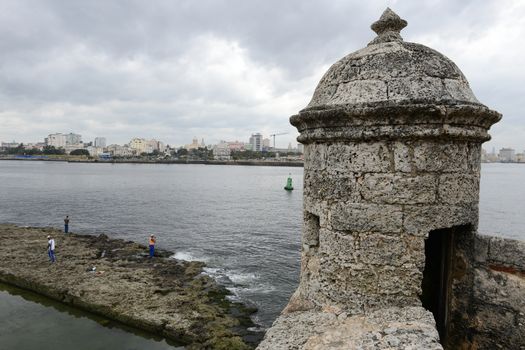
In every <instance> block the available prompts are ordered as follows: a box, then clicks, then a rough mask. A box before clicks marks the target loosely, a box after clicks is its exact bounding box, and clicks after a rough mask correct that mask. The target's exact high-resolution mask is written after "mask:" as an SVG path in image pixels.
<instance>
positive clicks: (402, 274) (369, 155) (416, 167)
mask: <svg viewBox="0 0 525 350" xmlns="http://www.w3.org/2000/svg"><path fill="white" fill-rule="evenodd" d="M479 155H480V147H479V144H478V143H473V142H467V141H461V140H458V141H445V140H430V141H429V140H407V141H395V142H388V141H376V142H334V143H327V144H319V143H312V144H307V145H305V170H304V172H305V177H304V201H305V205H304V210H305V215H304V217H305V224H304V235H303V249H302V271H303V273H302V275H301V281H300V286H299V288H298V291H297V293H296V295H295V297H296V298H298V299H297V300H301V299H304V300H307V301H309V302H312V303H313V305H310V306H314V305H315V306H319V307H323V306H326V305H333V306H337V307H341V308H345V309H347V310H348V311H349V312H351V313H360V312H364V311H367V310H371V309H377V308H381V307H386V306H388V307H391V306H400V307H402V306H408V305H420V301H419V295H420V294H421V281H422V273H423V268H424V264H425V251H424V240H425V238H426V235H428V233H429V231H431V230H434V229H438V228H448V227H452V226H457V225H471V226H476V225H477V215H478V207H477V201H478V188H479ZM317 218H318V219H317ZM317 220H318V224H317ZM321 271H322V273H320V272H321ZM305 306H306V307H308V305H302V307H303V308H304V307H305Z"/></svg>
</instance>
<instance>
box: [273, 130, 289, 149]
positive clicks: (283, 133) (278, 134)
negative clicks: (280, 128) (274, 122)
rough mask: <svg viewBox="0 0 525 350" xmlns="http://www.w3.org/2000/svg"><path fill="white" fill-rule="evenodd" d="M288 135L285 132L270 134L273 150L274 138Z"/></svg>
mask: <svg viewBox="0 0 525 350" xmlns="http://www.w3.org/2000/svg"><path fill="white" fill-rule="evenodd" d="M287 134H288V133H287V132H280V133H276V134H270V137H273V149H274V150H275V136H280V135H287Z"/></svg>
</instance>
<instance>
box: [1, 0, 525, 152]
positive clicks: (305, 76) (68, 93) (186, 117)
mask: <svg viewBox="0 0 525 350" xmlns="http://www.w3.org/2000/svg"><path fill="white" fill-rule="evenodd" d="M386 6H390V7H392V8H393V9H394V10H395V11H396V12H397V13H399V14H400V15H401V17H404V18H409V19H410V21H409V25H408V27H407V28H406V29H405V30H404V31H403V36H404V38H405V40H406V41H411V42H419V43H422V44H424V45H427V46H429V47H432V48H434V49H436V50H438V51H440V52H442V53H443V54H445V55H446V56H448V57H449V58H451V59H452V60H453V61H454V62H456V63H457V64H458V66H459V68H460V69H461V70H462V71H463V73H464V74H465V76H466V77H467V79H468V80H469V82H470V84H471V88H472V90H473V91H474V93H475V95H476V96H477V98H478V99H479V100H480V101H482V102H483V103H485V104H486V105H487V106H488V107H490V108H491V109H495V110H497V111H499V112H501V113H502V114H503V119H502V121H501V122H500V123H498V124H496V125H495V126H494V127H493V129H491V132H490V133H491V135H492V136H493V140H492V141H490V142H488V143H486V144H484V147H486V148H488V149H491V148H492V147H495V148H497V149H500V148H503V147H512V148H515V149H518V150H519V149H522V148H523V147H524V146H523V142H522V141H521V140H522V139H523V138H524V137H523V136H525V118H523V116H522V113H523V112H522V110H521V102H520V98H521V96H522V95H523V92H524V88H523V86H522V83H521V81H522V80H523V79H524V78H525V69H523V68H522V67H521V66H516V64H515V63H516V62H519V61H520V59H521V57H523V55H522V54H523V53H524V52H523V51H524V50H525V48H523V47H522V45H516V43H517V42H518V41H519V40H520V38H521V37H523V34H525V26H523V25H522V20H521V18H523V17H524V15H525V4H524V3H521V2H518V1H508V2H505V5H504V6H502V4H501V3H500V2H497V1H486V2H483V3H479V2H475V1H466V2H462V1H441V2H439V3H436V2H434V1H422V2H417V3H412V4H408V3H402V2H399V1H372V2H366V3H362V2H330V3H326V2H321V1H313V2H309V3H308V4H305V3H304V2H299V1H290V2H287V3H281V2H276V1H267V2H264V3H258V4H246V3H244V2H238V3H236V2H235V1H233V2H231V3H228V6H227V5H226V4H225V3H221V2H209V1H203V2H198V3H196V2H193V3H191V4H190V5H187V6H180V5H178V4H174V3H173V2H169V1H158V2H155V5H154V6H152V5H151V4H145V3H143V2H140V1H126V2H124V1H115V2H113V3H112V6H108V5H107V3H104V2H89V3H85V2H66V1H57V2H50V1H39V2H33V1H11V0H2V1H0V8H1V9H2V13H4V16H5V20H4V21H2V23H0V26H4V27H3V28H2V29H4V30H2V31H0V36H1V39H2V43H3V59H2V63H1V64H2V68H3V69H1V70H0V101H1V102H2V107H3V108H2V110H1V111H0V140H1V141H4V142H9V141H12V140H16V141H18V142H26V143H27V142H31V140H36V139H40V138H41V137H42V136H45V135H47V134H48V131H47V130H59V131H60V130H62V131H63V132H68V130H78V131H79V132H81V133H82V134H83V135H84V136H85V137H86V139H94V138H95V137H97V136H99V135H112V139H111V142H110V143H116V144H124V143H125V142H127V141H128V140H129V139H131V138H132V137H135V136H137V135H141V137H144V138H148V139H151V138H158V139H162V140H164V142H166V143H167V144H170V145H171V144H174V145H183V144H185V143H187V142H188V140H191V138H192V137H193V136H195V135H200V136H199V138H205V139H206V140H209V142H210V143H214V144H215V143H218V142H219V141H220V140H221V139H227V140H235V139H244V137H245V135H250V134H252V133H255V132H261V133H262V134H264V135H270V134H275V133H288V134H286V135H284V136H281V137H279V138H277V139H276V146H277V147H286V146H287V145H288V144H289V143H290V142H292V143H293V144H295V143H296V141H295V137H296V136H297V132H296V131H295V130H294V128H293V127H292V126H291V125H290V124H289V122H288V118H289V117H290V116H291V115H293V114H295V113H297V112H298V111H299V110H301V109H302V108H304V107H306V105H307V104H308V102H309V101H310V98H311V97H312V94H313V90H314V88H315V86H316V85H317V83H318V81H319V80H320V78H321V76H322V74H323V73H324V72H325V71H326V70H327V68H328V67H329V65H330V64H331V63H333V62H335V61H337V60H338V59H339V58H341V57H343V56H344V55H346V54H349V53H351V52H353V51H355V50H357V49H360V48H362V47H364V46H365V45H366V44H367V43H368V42H369V41H370V40H371V39H372V38H373V37H374V33H373V32H372V31H371V30H370V31H368V32H367V31H363V30H361V29H362V28H363V27H368V26H369V25H370V23H372V22H373V21H375V20H376V19H377V14H378V13H381V12H382V11H383V10H384V8H385V7H386ZM146 7H147V10H146V9H145V8H146ZM458 33H461V35H459V34H458ZM216 135H220V137H217V136H216Z"/></svg>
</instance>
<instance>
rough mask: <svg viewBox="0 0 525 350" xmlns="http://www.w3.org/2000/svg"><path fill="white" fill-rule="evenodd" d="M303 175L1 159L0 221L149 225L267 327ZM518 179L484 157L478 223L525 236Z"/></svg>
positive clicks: (124, 227)
mask: <svg viewBox="0 0 525 350" xmlns="http://www.w3.org/2000/svg"><path fill="white" fill-rule="evenodd" d="M289 174H291V176H292V178H293V180H294V185H295V190H294V191H293V192H287V191H284V190H283V186H284V185H285V183H286V178H287V177H288V175H289ZM302 180H303V170H302V168H285V167H258V166H206V165H181V164H169V165H160V164H79V163H58V162H22V161H0V223H6V222H9V223H15V224H19V225H27V226H55V227H61V226H62V222H63V221H62V220H63V217H64V216H65V215H69V216H70V218H71V222H70V229H71V230H72V231H73V232H78V233H88V234H98V233H106V234H108V235H110V236H113V237H120V238H125V239H129V240H134V241H137V242H142V243H144V244H146V243H147V241H146V240H147V237H148V236H149V234H150V233H154V234H155V235H156V236H157V242H158V243H157V244H158V246H159V248H164V249H168V250H172V251H174V252H175V257H176V258H180V259H185V260H201V261H205V262H206V263H207V265H208V267H207V268H206V273H208V274H209V275H211V276H213V277H215V278H216V279H217V280H218V281H219V282H220V283H222V284H224V285H225V286H226V287H228V288H229V289H230V290H231V291H232V296H231V297H232V298H233V299H238V300H242V301H244V302H246V303H248V304H252V305H255V306H257V307H258V308H259V312H258V313H257V314H256V315H255V321H256V322H257V323H258V324H260V327H261V329H264V328H266V327H269V326H270V325H271V323H272V322H273V320H274V319H275V317H276V316H277V315H278V313H279V312H280V310H281V309H282V308H283V307H284V305H285V304H286V302H287V301H288V299H289V297H290V295H291V294H292V292H293V291H294V289H295V287H296V285H297V282H298V277H299V268H300V267H299V264H300V254H299V248H300V244H299V243H300V235H301V223H302ZM524 180H525V165H524V164H483V166H482V175H481V195H480V197H481V202H480V226H479V231H480V232H481V233H484V234H496V235H500V236H505V237H511V238H517V239H525V219H524V217H525V216H524V215H523V214H524V213H523V206H522V204H521V203H522V198H525V182H524ZM0 302H1V298H0ZM0 305H1V304H0ZM0 309H1V306H0ZM94 332H95V333H96V332H97V331H96V330H95V331H94ZM115 349H116V348H115Z"/></svg>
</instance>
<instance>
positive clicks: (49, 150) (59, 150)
mask: <svg viewBox="0 0 525 350" xmlns="http://www.w3.org/2000/svg"><path fill="white" fill-rule="evenodd" d="M42 152H43V153H44V154H66V151H65V150H64V149H63V148H55V146H44V149H43V151H42Z"/></svg>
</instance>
